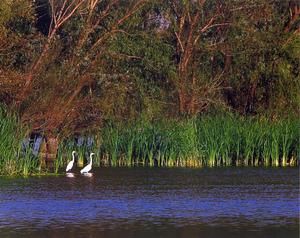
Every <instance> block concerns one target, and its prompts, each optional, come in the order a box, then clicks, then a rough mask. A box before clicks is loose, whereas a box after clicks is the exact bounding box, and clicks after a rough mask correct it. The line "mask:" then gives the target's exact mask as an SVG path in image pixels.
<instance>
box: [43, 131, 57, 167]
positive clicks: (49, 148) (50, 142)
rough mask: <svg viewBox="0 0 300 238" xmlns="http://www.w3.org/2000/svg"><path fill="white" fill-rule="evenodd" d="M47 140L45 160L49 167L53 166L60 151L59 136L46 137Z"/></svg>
mask: <svg viewBox="0 0 300 238" xmlns="http://www.w3.org/2000/svg"><path fill="white" fill-rule="evenodd" d="M45 140H46V154H45V162H46V166H47V167H49V168H52V167H53V162H54V160H55V159H56V157H57V151H58V145H59V143H58V138H57V137H54V136H50V137H45Z"/></svg>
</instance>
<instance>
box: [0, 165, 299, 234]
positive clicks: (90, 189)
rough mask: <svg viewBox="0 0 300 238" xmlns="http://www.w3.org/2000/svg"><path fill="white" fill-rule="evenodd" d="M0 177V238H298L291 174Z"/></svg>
mask: <svg viewBox="0 0 300 238" xmlns="http://www.w3.org/2000/svg"><path fill="white" fill-rule="evenodd" d="M74 174H75V177H74V178H69V177H66V176H64V175H62V176H42V177H30V178H0V237H1V238H5V237H33V238H35V237H45V238H48V237H49V238H50V237H51V238H53V237H63V238H68V237H70V238H71V237H72V238H73V237H125V238H126V237H143V238H147V237H156V238H157V237H212V238H213V237H225V238H226V237H242V238H246V237H255V238H258V237H272V238H273V237H283V238H286V237H295V238H296V237H298V230H299V226H298V223H299V195H298V194H299V175H298V168H284V169H283V168H213V169H209V168H206V169H187V168H181V169H175V168H174V169H173V168H172V169H163V168H101V169H93V176H92V177H84V176H81V175H80V174H79V170H76V169H75V171H74Z"/></svg>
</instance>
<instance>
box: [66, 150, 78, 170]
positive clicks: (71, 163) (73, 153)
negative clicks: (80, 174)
mask: <svg viewBox="0 0 300 238" xmlns="http://www.w3.org/2000/svg"><path fill="white" fill-rule="evenodd" d="M75 154H76V151H75V150H74V151H73V152H72V160H71V161H70V162H69V163H68V165H67V168H66V172H68V171H70V170H71V169H72V168H73V165H74V161H75Z"/></svg>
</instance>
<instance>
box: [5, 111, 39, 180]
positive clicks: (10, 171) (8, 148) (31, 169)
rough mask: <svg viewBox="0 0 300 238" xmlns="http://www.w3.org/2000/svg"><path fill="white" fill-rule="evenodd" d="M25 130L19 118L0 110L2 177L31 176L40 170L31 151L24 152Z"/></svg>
mask: <svg viewBox="0 0 300 238" xmlns="http://www.w3.org/2000/svg"><path fill="white" fill-rule="evenodd" d="M23 138H25V128H23V127H22V126H21V124H20V122H19V121H18V118H17V117H16V116H15V115H13V114H9V113H8V112H7V111H6V110H4V109H3V108H0V175H18V174H22V175H25V176H27V175H29V174H32V173H36V172H38V171H39V170H40V166H39V162H38V160H37V158H36V157H34V156H33V155H32V151H31V150H26V151H22V144H21V141H22V140H23Z"/></svg>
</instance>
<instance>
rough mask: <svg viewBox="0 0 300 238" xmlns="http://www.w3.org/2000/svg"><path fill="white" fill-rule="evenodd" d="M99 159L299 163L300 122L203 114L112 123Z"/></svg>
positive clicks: (114, 161)
mask: <svg viewBox="0 0 300 238" xmlns="http://www.w3.org/2000/svg"><path fill="white" fill-rule="evenodd" d="M100 138H101V142H102V143H101V147H100V148H99V156H100V159H101V163H102V164H104V165H111V166H121V165H127V166H135V165H141V166H145V165H146V166H154V165H157V166H230V165H237V166H238V165H243V166H258V165H264V166H270V165H271V166H286V165H297V164H298V158H299V122H298V121H297V120H283V121H276V122H272V121H269V120H266V119H258V118H247V117H241V116H236V115H215V116H203V117H200V118H198V119H190V120H184V121H159V122H154V123H149V122H138V123H136V124H134V125H128V124H123V125H109V126H107V127H105V128H104V129H103V130H102V132H101V135H100Z"/></svg>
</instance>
